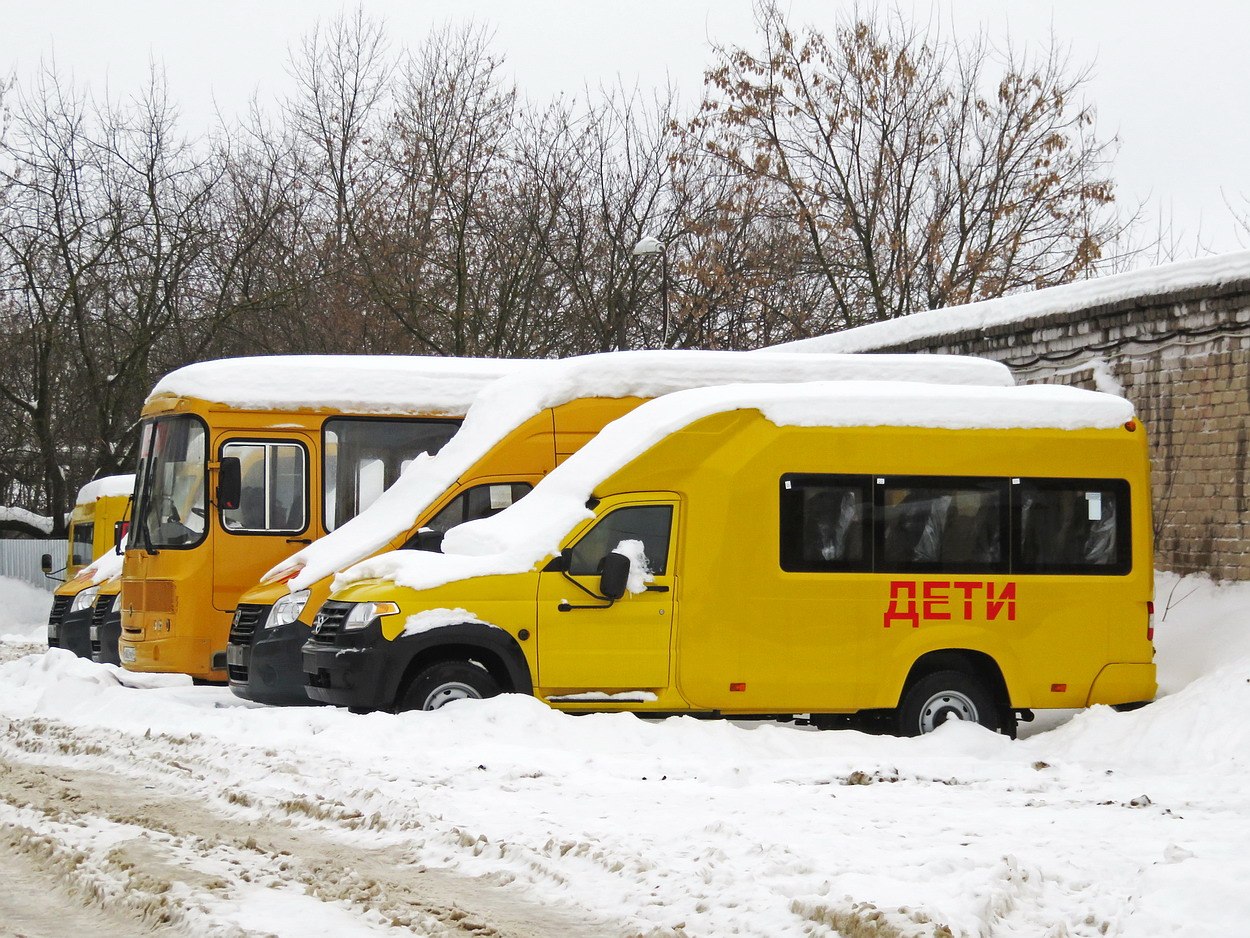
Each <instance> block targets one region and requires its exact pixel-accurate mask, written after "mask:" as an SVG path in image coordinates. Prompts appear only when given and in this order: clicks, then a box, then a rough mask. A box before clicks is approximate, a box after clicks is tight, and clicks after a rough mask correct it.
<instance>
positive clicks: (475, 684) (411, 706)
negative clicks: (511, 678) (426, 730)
mask: <svg viewBox="0 0 1250 938" xmlns="http://www.w3.org/2000/svg"><path fill="white" fill-rule="evenodd" d="M498 693H499V684H498V682H496V681H495V679H494V678H493V677H491V675H490V672H489V671H487V670H485V669H484V668H479V667H478V666H477V665H475V664H469V663H468V662H467V661H440V662H439V663H438V664H432V665H430V666H429V667H428V668H426V669H425V670H424V671H422V672H420V673H419V674H418V675H417V676H416V677H415V678H413V679H412V683H411V684H409V685H408V690H407V691H406V692H405V693H404V695H403V697H402V698H401V700H400V702H399V709H400V710H437V709H438V708H439V707H441V706H443V705H444V704H446V703H450V702H451V701H453V700H481V699H482V698H484V697H494V696H495V695H496V694H498Z"/></svg>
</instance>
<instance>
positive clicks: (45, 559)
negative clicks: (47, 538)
mask: <svg viewBox="0 0 1250 938" xmlns="http://www.w3.org/2000/svg"><path fill="white" fill-rule="evenodd" d="M39 569H41V570H42V571H43V573H44V576H47V575H48V574H50V573H51V572H52V555H51V554H44V555H43V556H42V557H40V558H39Z"/></svg>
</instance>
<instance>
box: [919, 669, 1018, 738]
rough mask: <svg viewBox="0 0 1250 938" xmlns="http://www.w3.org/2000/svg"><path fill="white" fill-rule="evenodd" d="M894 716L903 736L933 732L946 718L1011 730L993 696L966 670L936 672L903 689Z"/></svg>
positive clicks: (995, 730) (997, 729) (998, 730)
mask: <svg viewBox="0 0 1250 938" xmlns="http://www.w3.org/2000/svg"><path fill="white" fill-rule="evenodd" d="M895 715H896V723H895V732H897V733H898V734H899V735H900V736H921V735H923V734H925V733H931V732H933V730H935V729H937V727H939V726H941V725H942V724H943V723H945V722H946V721H947V720H967V721H969V722H974V723H980V724H981V725H982V726H984V727H985V728H986V729H990V730H993V731H994V732H996V733H998V732H1002V731H1004V730H1007V731H1008V732H1009V733H1010V727H1008V726H1007V725H1006V723H1007V721H1006V720H1005V719H1004V717H1005V713H1004V711H1003V709H1002V708H1001V707H1000V706H999V704H998V702H997V701H996V700H995V699H994V695H993V694H992V693H990V691H989V690H987V689H986V688H985V686H984V685H983V684H982V683H981V682H980V681H978V680H977V679H976V678H974V677H973V676H972V675H970V674H965V673H964V672H963V671H935V672H934V673H933V674H926V675H925V676H924V677H922V678H920V679H919V680H918V681H915V682H914V683H912V684H911V685H910V686H909V687H908V688H907V690H906V691H904V692H903V699H902V701H901V702H900V703H899V705H898V710H897V711H895Z"/></svg>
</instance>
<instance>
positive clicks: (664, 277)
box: [632, 235, 668, 348]
mask: <svg viewBox="0 0 1250 938" xmlns="http://www.w3.org/2000/svg"><path fill="white" fill-rule="evenodd" d="M665 247H666V245H665V244H664V242H663V241H661V240H660V239H659V238H656V237H654V236H653V235H646V236H645V237H643V238H642V239H641V240H640V241H639V242H638V243H637V244H635V245H634V250H633V251H632V253H633V255H634V256H635V257H640V256H643V255H648V254H659V255H660V294H661V296H662V298H663V302H664V331H663V333H661V337H660V348H668V252H667V251H666V250H665Z"/></svg>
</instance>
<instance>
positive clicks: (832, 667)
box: [304, 382, 1155, 735]
mask: <svg viewBox="0 0 1250 938" xmlns="http://www.w3.org/2000/svg"><path fill="white" fill-rule="evenodd" d="M1148 480H1149V469H1148V459H1147V445H1146V434H1145V431H1144V430H1143V428H1142V427H1141V424H1140V423H1139V422H1138V420H1137V419H1136V417H1135V415H1134V413H1133V409H1132V405H1131V404H1129V403H1128V402H1127V401H1125V400H1123V399H1122V398H1118V397H1114V396H1111V395H1107V394H1100V393H1097V392H1091V391H1082V390H1078V389H1075V388H1069V387H1060V386H1030V387H1018V388H991V387H981V388H977V387H947V386H937V385H934V386H918V385H914V384H913V385H905V384H900V383H895V382H846V383H834V382H817V383H811V384H794V385H772V386H770V385H757V386H746V385H734V386H727V387H717V388H701V389H696V390H690V391H679V392H676V393H674V394H670V395H667V396H665V397H661V398H657V399H656V400H653V401H650V402H648V403H645V404H643V405H641V406H639V407H638V408H636V409H635V410H633V411H632V412H630V413H629V414H627V415H625V416H623V417H621V418H620V419H618V420H616V421H614V422H613V423H611V424H609V425H608V426H606V427H605V428H604V429H603V431H602V432H601V433H600V434H599V435H598V436H597V437H596V438H595V439H594V440H592V441H590V442H589V443H587V444H586V445H585V446H584V447H582V449H581V450H579V451H578V453H576V454H575V455H573V456H572V457H570V458H569V459H568V460H566V461H565V462H564V463H563V464H562V465H561V466H560V467H558V468H557V469H555V470H554V471H553V472H552V473H550V474H549V475H548V476H547V478H545V479H544V480H543V481H542V482H541V483H539V485H538V486H536V487H535V489H534V491H533V492H531V493H530V494H529V495H528V496H527V497H526V498H524V499H522V500H521V501H519V502H517V503H516V504H515V505H513V506H511V507H509V508H507V509H505V510H504V511H502V512H500V513H499V514H497V515H495V516H493V517H490V518H486V519H482V520H479V521H472V522H469V523H466V524H464V525H461V526H459V527H456V528H453V529H451V530H450V531H449V532H447V535H446V537H445V539H444V543H443V553H441V554H432V553H420V552H415V551H410V552H403V551H392V552H390V553H386V554H381V555H379V556H377V557H374V558H371V559H369V560H366V561H364V562H362V563H360V564H357V565H356V566H354V567H352V568H349V569H348V570H347V571H345V572H344V573H343V574H341V575H340V576H339V577H338V579H337V580H336V584H335V592H334V593H333V594H332V596H331V598H330V600H328V601H327V602H326V603H325V604H324V605H323V606H322V608H321V610H320V611H319V612H318V614H317V617H316V619H315V621H314V623H313V631H312V636H311V638H310V640H309V641H308V643H307V644H306V645H305V646H304V671H305V677H306V681H307V684H308V688H307V692H308V694H309V696H310V697H311V698H312V699H314V700H317V701H321V702H325V703H330V704H336V705H340V706H345V707H349V708H351V709H353V710H357V711H367V710H378V709H383V710H405V709H434V708H437V707H439V706H441V705H442V704H444V703H446V702H447V701H450V700H456V699H459V698H466V697H470V698H472V697H486V696H491V695H493V694H497V693H500V692H516V693H525V694H533V695H535V696H536V697H538V698H539V699H541V700H544V701H546V702H547V703H548V704H550V705H551V706H553V707H557V708H559V709H562V710H567V711H571V712H587V711H603V710H609V711H621V710H627V711H634V712H638V713H643V714H648V715H661V714H675V713H687V714H697V715H704V716H719V715H732V716H735V717H746V718H764V717H768V718H785V719H796V718H797V719H807V720H811V721H812V722H814V723H815V724H816V725H818V726H838V725H879V726H882V727H884V728H887V729H889V730H891V731H893V732H897V733H901V734H906V735H915V734H919V733H923V732H928V731H930V730H932V729H934V728H936V727H937V726H939V725H940V724H942V723H944V722H946V721H947V720H968V721H975V722H977V723H980V724H982V725H984V726H987V727H990V728H991V729H995V730H998V731H1002V732H1005V733H1013V732H1014V729H1015V726H1016V721H1017V720H1018V719H1029V718H1031V717H1032V713H1033V711H1034V710H1037V709H1040V708H1073V707H1084V706H1088V705H1091V704H1099V703H1103V704H1117V705H1123V704H1134V703H1139V702H1142V701H1146V700H1149V699H1151V698H1152V697H1153V695H1154V692H1155V674H1154V664H1153V648H1152V629H1153V625H1152V611H1153V607H1152V600H1153V595H1152V589H1153V571H1152V563H1151V523H1150V492H1149V482H1148Z"/></svg>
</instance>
